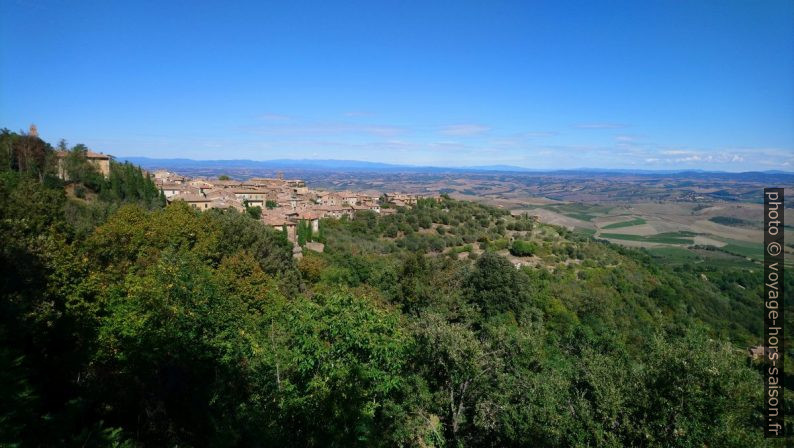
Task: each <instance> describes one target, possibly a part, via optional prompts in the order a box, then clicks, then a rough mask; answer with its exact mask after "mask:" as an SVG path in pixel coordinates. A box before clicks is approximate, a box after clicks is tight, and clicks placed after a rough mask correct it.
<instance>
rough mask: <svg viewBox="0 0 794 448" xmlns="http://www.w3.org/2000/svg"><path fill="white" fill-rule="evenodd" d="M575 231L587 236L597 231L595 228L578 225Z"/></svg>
mask: <svg viewBox="0 0 794 448" xmlns="http://www.w3.org/2000/svg"><path fill="white" fill-rule="evenodd" d="M573 231H574V233H579V234H582V235H586V236H593V235H595V233H596V230H595V229H588V228H586V227H577V228H575V229H574V230H573Z"/></svg>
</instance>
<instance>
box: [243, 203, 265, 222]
mask: <svg viewBox="0 0 794 448" xmlns="http://www.w3.org/2000/svg"><path fill="white" fill-rule="evenodd" d="M245 212H246V213H247V214H248V216H250V217H252V218H254V219H256V220H259V219H261V218H262V207H260V206H258V205H257V206H256V207H246V209H245Z"/></svg>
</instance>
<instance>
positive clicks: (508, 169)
mask: <svg viewBox="0 0 794 448" xmlns="http://www.w3.org/2000/svg"><path fill="white" fill-rule="evenodd" d="M117 159H118V160H122V161H124V160H126V161H129V162H131V163H134V164H136V165H140V166H142V167H143V168H146V169H149V170H152V169H168V170H180V169H182V170H185V169H190V170H197V169H209V170H216V169H250V170H306V171H346V172H356V171H360V172H391V173H396V172H429V173H442V172H489V171H491V172H494V171H495V172H505V173H552V174H554V173H556V174H576V173H581V174H662V175H664V174H667V175H670V174H687V175H708V174H723V175H726V174H727V175H741V174H754V175H757V174H768V175H784V176H794V172H787V171H781V170H767V171H751V172H744V173H731V172H727V171H708V170H643V169H608V168H577V169H557V170H550V169H532V168H525V167H520V166H514V165H482V166H461V167H438V166H421V165H398V164H390V163H379V162H366V161H360V160H336V159H275V160H244V159H240V160H194V159H156V158H149V157H117Z"/></svg>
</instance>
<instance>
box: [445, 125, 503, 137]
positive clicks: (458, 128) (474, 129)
mask: <svg viewBox="0 0 794 448" xmlns="http://www.w3.org/2000/svg"><path fill="white" fill-rule="evenodd" d="M490 130H491V128H489V127H488V126H483V125H481V124H453V125H449V126H444V127H443V128H441V133H442V134H444V135H460V136H470V135H479V134H483V133H485V132H488V131H490Z"/></svg>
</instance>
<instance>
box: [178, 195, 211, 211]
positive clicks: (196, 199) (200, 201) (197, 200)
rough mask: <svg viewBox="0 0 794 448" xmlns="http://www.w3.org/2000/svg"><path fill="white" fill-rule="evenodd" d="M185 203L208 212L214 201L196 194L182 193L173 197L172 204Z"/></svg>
mask: <svg viewBox="0 0 794 448" xmlns="http://www.w3.org/2000/svg"><path fill="white" fill-rule="evenodd" d="M173 201H185V202H186V203H187V204H188V205H190V206H191V207H193V208H196V209H199V210H202V211H203V210H208V209H209V208H210V203H211V202H212V199H209V198H207V197H205V196H204V195H201V194H195V193H182V194H178V195H175V196H172V197H171V200H170V202H173Z"/></svg>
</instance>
